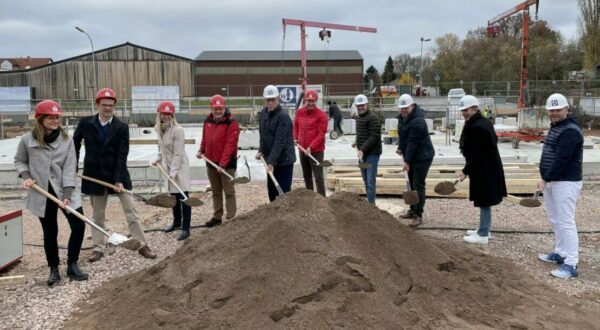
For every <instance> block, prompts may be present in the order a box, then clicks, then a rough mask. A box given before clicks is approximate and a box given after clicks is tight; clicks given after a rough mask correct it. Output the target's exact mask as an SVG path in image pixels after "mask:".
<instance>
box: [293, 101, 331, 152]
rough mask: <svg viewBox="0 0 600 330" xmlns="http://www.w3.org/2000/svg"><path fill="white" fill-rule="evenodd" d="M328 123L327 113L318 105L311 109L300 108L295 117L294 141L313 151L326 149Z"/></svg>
mask: <svg viewBox="0 0 600 330" xmlns="http://www.w3.org/2000/svg"><path fill="white" fill-rule="evenodd" d="M327 124H328V121H327V115H326V114H325V112H323V111H322V110H321V109H319V108H318V107H315V108H314V109H313V110H311V111H308V109H306V108H300V110H298V112H297V113H296V118H294V141H298V144H299V145H300V146H301V147H302V148H304V149H308V148H310V150H311V152H322V151H325V134H326V133H327Z"/></svg>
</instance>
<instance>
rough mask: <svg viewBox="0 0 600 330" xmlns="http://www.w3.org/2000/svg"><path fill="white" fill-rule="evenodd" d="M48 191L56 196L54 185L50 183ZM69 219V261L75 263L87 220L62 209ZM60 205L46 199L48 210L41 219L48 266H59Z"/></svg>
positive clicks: (81, 210)
mask: <svg viewBox="0 0 600 330" xmlns="http://www.w3.org/2000/svg"><path fill="white" fill-rule="evenodd" d="M48 192H49V193H50V194H52V195H53V196H56V193H55V192H54V189H52V185H50V184H48ZM61 210H62V212H63V214H64V215H65V217H66V218H67V221H68V222H69V227H71V235H70V236H69V245H68V252H67V263H74V262H77V260H79V252H80V251H81V245H82V244H83V235H84V233H85V222H83V221H82V220H80V219H79V218H77V217H76V216H75V215H73V214H71V213H67V211H65V210H63V209H61ZM76 211H77V212H79V213H81V214H83V208H81V207H80V208H78V209H76ZM57 214H58V205H56V203H54V202H53V201H51V200H50V199H47V200H46V212H45V213H44V217H43V218H39V219H40V223H41V224H42V231H43V232H44V252H45V253H46V261H47V262H48V267H58V264H59V263H60V259H59V257H58V221H57Z"/></svg>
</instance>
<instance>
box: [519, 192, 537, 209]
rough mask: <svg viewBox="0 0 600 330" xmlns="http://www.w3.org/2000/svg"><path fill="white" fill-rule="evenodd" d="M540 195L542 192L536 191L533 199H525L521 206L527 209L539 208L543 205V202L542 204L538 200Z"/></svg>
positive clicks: (521, 201)
mask: <svg viewBox="0 0 600 330" xmlns="http://www.w3.org/2000/svg"><path fill="white" fill-rule="evenodd" d="M539 195H540V192H539V191H536V192H535V193H534V194H533V198H523V199H521V200H520V201H519V205H521V206H525V207H539V206H541V205H542V202H540V200H539V199H538V197H539Z"/></svg>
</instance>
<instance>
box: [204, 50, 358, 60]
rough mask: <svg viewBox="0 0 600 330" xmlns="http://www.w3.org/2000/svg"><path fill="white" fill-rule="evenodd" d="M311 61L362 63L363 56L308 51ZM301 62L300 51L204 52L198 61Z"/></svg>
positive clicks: (343, 51) (350, 51)
mask: <svg viewBox="0 0 600 330" xmlns="http://www.w3.org/2000/svg"><path fill="white" fill-rule="evenodd" d="M306 54H307V59H308V60H309V61H325V60H333V61H343V60H350V61H357V60H358V61H360V60H362V59H363V58H362V56H360V53H359V52H358V51H356V50H330V51H324V50H311V51H307V52H306ZM281 60H284V61H300V51H296V50H286V51H283V52H282V51H279V50H257V51H203V52H202V53H200V55H198V56H196V61H281Z"/></svg>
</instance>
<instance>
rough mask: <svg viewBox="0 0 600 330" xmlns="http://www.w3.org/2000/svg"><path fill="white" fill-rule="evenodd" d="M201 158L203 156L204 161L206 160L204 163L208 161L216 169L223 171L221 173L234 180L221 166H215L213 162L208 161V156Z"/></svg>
mask: <svg viewBox="0 0 600 330" xmlns="http://www.w3.org/2000/svg"><path fill="white" fill-rule="evenodd" d="M201 156H202V159H204V161H206V162H207V163H209V164H210V165H212V166H214V167H215V168H218V169H219V170H221V171H220V172H221V173H223V174H225V175H226V176H227V177H228V178H229V179H230V180H233V177H232V176H231V175H229V173H227V172H225V170H224V169H223V168H222V167H221V166H219V165H217V164H215V163H214V162H213V161H211V160H210V159H208V158H207V157H206V156H204V155H201Z"/></svg>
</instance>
